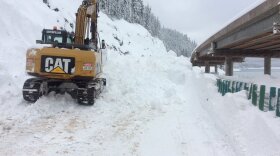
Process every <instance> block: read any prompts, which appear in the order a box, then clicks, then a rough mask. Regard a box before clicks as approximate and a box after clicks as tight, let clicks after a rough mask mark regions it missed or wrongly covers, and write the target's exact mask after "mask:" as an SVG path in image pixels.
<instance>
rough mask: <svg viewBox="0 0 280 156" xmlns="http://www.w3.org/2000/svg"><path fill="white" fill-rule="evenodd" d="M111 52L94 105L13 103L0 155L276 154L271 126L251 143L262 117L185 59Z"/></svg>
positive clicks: (55, 98) (53, 100) (48, 100)
mask: <svg viewBox="0 0 280 156" xmlns="http://www.w3.org/2000/svg"><path fill="white" fill-rule="evenodd" d="M111 55H112V56H110V58H111V59H110V64H108V65H106V68H105V71H106V73H105V76H106V77H107V79H108V83H109V84H108V87H107V89H106V91H105V92H104V93H103V94H102V97H100V98H99V99H98V101H97V103H96V105H95V106H93V107H84V106H78V105H76V104H75V103H74V102H73V100H72V99H71V98H70V96H68V95H65V96H63V95H49V96H48V97H43V98H42V99H40V100H39V101H38V102H37V103H36V104H34V105H29V104H27V103H24V102H22V101H21V100H18V103H19V104H18V107H19V108H20V109H21V111H18V114H11V115H10V116H6V117H5V118H3V117H2V118H0V119H1V120H0V127H1V129H0V137H1V138H0V140H1V142H0V153H1V155H8V156H11V155H14V156H19V155H26V156H27V155H28V156H29V155H73V156H74V155H94V156H96V155H97V156H102V155H112V156H119V155H128V156H130V155H143V156H156V155H161V156H163V155H166V156H171V155H172V156H173V155H174V156H175V155H176V156H177V155H178V156H180V155H202V156H204V155H205V156H206V155H207V156H219V155H220V156H225V155H238V156H240V155H248V156H249V155H254V154H256V155H265V154H267V153H268V154H279V150H278V149H277V148H275V147H276V146H278V145H280V142H279V140H278V138H279V135H276V134H277V133H275V132H273V131H272V130H270V128H268V127H269V126H270V125H268V126H267V127H265V128H264V129H263V130H260V131H259V133H257V136H258V137H259V138H260V139H261V140H259V141H257V140H250V139H251V138H254V137H256V134H250V133H248V132H250V131H248V129H254V126H256V125H258V124H256V122H255V118H254V117H258V121H259V122H258V123H259V124H261V123H262V122H264V121H265V120H264V119H262V118H263V116H261V115H259V114H261V113H260V112H258V111H257V110H255V109H254V108H253V107H250V105H249V104H248V102H247V101H246V100H245V95H244V94H238V95H234V96H233V97H231V96H228V97H225V98H222V97H220V96H219V94H218V93H216V87H215V86H214V84H213V82H214V81H213V80H212V79H210V78H206V77H205V76H204V75H203V74H201V73H199V72H197V71H193V70H192V69H191V67H190V64H189V63H187V61H186V59H184V58H176V57H169V56H166V57H161V58H160V59H159V58H158V57H153V56H147V57H145V56H143V57H142V58H138V57H134V56H129V55H128V56H119V55H118V54H114V53H113V54H111ZM112 58H114V59H112ZM116 58H117V59H116ZM124 60H125V61H124ZM147 67H149V68H147ZM15 98H16V97H15ZM18 99H21V97H20V95H19V97H18ZM247 114H248V115H247ZM247 116H251V118H252V119H250V118H249V119H247V120H248V121H245V122H244V120H242V118H246V117H247ZM252 116H253V117H252ZM264 125H265V124H264ZM278 134H279V133H278ZM268 145H270V146H268ZM263 147H266V148H263ZM258 149H262V150H258Z"/></svg>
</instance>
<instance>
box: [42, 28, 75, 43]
mask: <svg viewBox="0 0 280 156" xmlns="http://www.w3.org/2000/svg"><path fill="white" fill-rule="evenodd" d="M42 41H43V43H45V44H72V43H73V41H72V39H71V38H70V35H69V33H68V32H67V31H65V30H48V29H44V30H43V33H42Z"/></svg>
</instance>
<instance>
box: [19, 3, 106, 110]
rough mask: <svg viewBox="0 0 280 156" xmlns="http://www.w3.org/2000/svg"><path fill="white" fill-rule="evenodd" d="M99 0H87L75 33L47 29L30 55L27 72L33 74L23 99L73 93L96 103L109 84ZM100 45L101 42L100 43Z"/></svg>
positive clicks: (86, 102)
mask: <svg viewBox="0 0 280 156" xmlns="http://www.w3.org/2000/svg"><path fill="white" fill-rule="evenodd" d="M97 17H98V3H97V0H84V1H83V2H82V4H81V6H80V7H79V9H78V11H77V13H76V28H75V32H72V33H71V32H67V31H66V30H58V29H57V28H55V27H54V28H53V29H44V30H43V31H42V39H41V40H37V41H36V42H37V44H44V47H43V48H32V49H29V50H28V51H27V54H26V72H27V73H28V74H29V75H31V76H33V77H34V78H30V79H28V80H26V81H25V83H24V85H23V91H22V92H23V98H24V99H25V100H26V101H28V102H36V101H37V100H38V99H39V98H40V97H41V96H44V95H47V94H48V93H50V92H56V93H69V94H70V95H71V96H72V97H73V98H74V99H76V100H77V102H78V103H79V104H82V105H93V104H94V102H95V99H96V97H97V96H99V94H100V93H101V92H102V90H103V89H104V87H105V86H106V79H105V78H101V74H102V66H103V63H104V62H103V61H104V56H103V51H104V49H105V42H104V40H102V42H100V41H99V37H98V33H97ZM99 44H100V45H99Z"/></svg>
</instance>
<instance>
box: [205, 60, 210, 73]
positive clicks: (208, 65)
mask: <svg viewBox="0 0 280 156" xmlns="http://www.w3.org/2000/svg"><path fill="white" fill-rule="evenodd" d="M205 73H210V62H208V61H206V62H205Z"/></svg>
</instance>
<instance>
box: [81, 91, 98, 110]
mask: <svg viewBox="0 0 280 156" xmlns="http://www.w3.org/2000/svg"><path fill="white" fill-rule="evenodd" d="M95 97H96V95H95V90H94V88H89V89H87V90H86V91H85V90H82V89H80V90H79V89H78V91H77V102H78V104H80V105H85V106H92V105H94V103H95Z"/></svg>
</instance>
